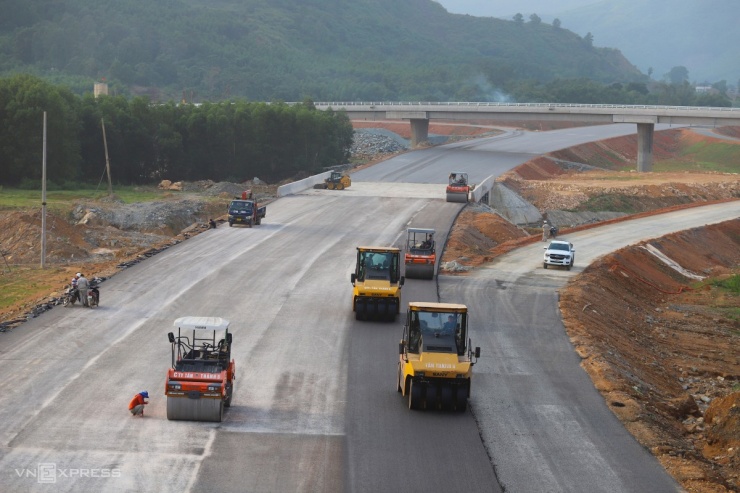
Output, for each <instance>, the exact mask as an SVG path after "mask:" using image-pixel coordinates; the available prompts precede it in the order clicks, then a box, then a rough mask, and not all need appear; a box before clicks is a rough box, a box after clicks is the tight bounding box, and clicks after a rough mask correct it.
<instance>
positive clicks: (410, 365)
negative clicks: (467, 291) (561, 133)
mask: <svg viewBox="0 0 740 493" xmlns="http://www.w3.org/2000/svg"><path fill="white" fill-rule="evenodd" d="M398 352H399V355H400V356H399V360H398V377H397V387H398V388H397V390H398V391H399V392H400V393H401V395H403V396H404V397H406V398H407V399H408V404H409V409H429V410H435V409H441V410H443V411H453V410H454V411H458V412H462V411H465V410H466V409H467V406H468V398H469V397H470V382H471V378H472V375H473V365H474V364H475V363H477V361H478V358H479V357H480V348H479V347H476V348H475V349H473V348H472V343H471V341H470V339H469V338H468V308H467V307H466V306H465V305H461V304H457V303H431V302H411V303H409V308H408V312H407V314H406V324H405V325H404V327H403V338H402V339H401V342H400V344H399V346H398Z"/></svg>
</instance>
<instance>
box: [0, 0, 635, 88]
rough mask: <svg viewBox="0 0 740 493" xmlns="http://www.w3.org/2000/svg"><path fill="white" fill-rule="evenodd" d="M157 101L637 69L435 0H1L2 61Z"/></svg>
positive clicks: (482, 82)
mask: <svg viewBox="0 0 740 493" xmlns="http://www.w3.org/2000/svg"><path fill="white" fill-rule="evenodd" d="M14 73H30V74H33V75H36V76H39V77H42V78H43V79H45V80H47V81H50V82H53V83H57V84H64V85H66V86H68V87H70V88H71V89H72V90H73V91H74V92H76V93H82V92H84V91H90V90H91V87H92V83H93V82H94V81H97V80H100V79H102V78H105V79H106V80H107V81H108V82H109V84H110V85H111V88H112V89H113V90H114V91H115V93H116V94H125V95H129V94H146V95H149V96H150V97H151V99H152V100H155V101H166V100H175V101H179V100H181V99H182V98H183V96H184V98H185V99H186V100H189V101H203V100H211V101H213V100H222V99H228V98H247V99H249V100H255V101H274V100H284V101H301V100H303V98H304V97H310V98H313V99H314V100H426V101H434V100H491V98H492V94H491V89H492V87H494V86H497V85H500V84H501V83H502V82H507V81H512V80H521V79H530V80H537V81H538V82H548V81H551V80H554V79H562V78H588V79H592V80H595V81H599V82H604V83H611V82H623V83H624V82H639V81H644V80H645V76H644V75H643V74H641V73H640V72H639V71H638V70H637V69H636V68H635V67H634V66H633V65H632V64H630V63H629V61H627V60H626V59H625V58H624V57H623V56H622V55H621V54H620V53H619V51H617V50H615V49H610V48H596V47H594V46H593V44H592V41H591V39H590V38H589V37H584V38H581V37H580V36H578V35H576V34H574V33H572V32H570V31H568V30H566V29H562V28H558V27H554V26H552V25H550V24H546V23H544V22H541V21H539V19H537V18H533V19H526V18H525V19H520V21H519V22H515V21H505V20H500V19H493V18H476V17H471V16H465V15H457V14H450V13H448V12H447V11H445V10H444V8H442V7H441V6H440V5H439V4H437V3H436V2H433V1H432V0H403V1H398V0H353V1H346V0H209V1H207V2H202V1H197V2H196V1H194V0H157V1H155V2H142V1H140V0H35V1H33V2H29V1H28V0H4V1H3V9H2V15H1V16H0V75H3V76H8V75H11V74H14Z"/></svg>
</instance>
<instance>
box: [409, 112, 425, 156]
mask: <svg viewBox="0 0 740 493" xmlns="http://www.w3.org/2000/svg"><path fill="white" fill-rule="evenodd" d="M427 140H429V119H428V118H412V119H411V148H412V149H413V148H416V147H418V146H419V144H421V143H422V142H426V141H427Z"/></svg>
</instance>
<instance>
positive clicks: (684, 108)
mask: <svg viewBox="0 0 740 493" xmlns="http://www.w3.org/2000/svg"><path fill="white" fill-rule="evenodd" d="M292 104H297V103H292ZM314 106H327V107H329V106H331V107H341V106H346V107H353V106H369V107H374V106H381V107H384V106H462V107H502V108H505V107H511V108H584V109H626V110H674V111H676V110H678V111H728V112H733V113H734V112H737V113H740V108H729V107H722V106H661V105H629V104H575V103H502V102H493V101H492V102H486V101H480V102H475V101H459V102H451V101H447V102H443V101H429V102H423V101H395V102H394V101H330V102H314Z"/></svg>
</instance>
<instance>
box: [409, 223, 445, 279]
mask: <svg viewBox="0 0 740 493" xmlns="http://www.w3.org/2000/svg"><path fill="white" fill-rule="evenodd" d="M436 260H437V254H436V249H435V245H434V230H433V229H429V228H408V229H407V230H406V253H405V254H404V263H405V264H406V278H407V279H434V266H435V262H436Z"/></svg>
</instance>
